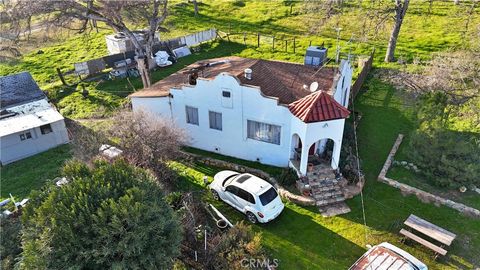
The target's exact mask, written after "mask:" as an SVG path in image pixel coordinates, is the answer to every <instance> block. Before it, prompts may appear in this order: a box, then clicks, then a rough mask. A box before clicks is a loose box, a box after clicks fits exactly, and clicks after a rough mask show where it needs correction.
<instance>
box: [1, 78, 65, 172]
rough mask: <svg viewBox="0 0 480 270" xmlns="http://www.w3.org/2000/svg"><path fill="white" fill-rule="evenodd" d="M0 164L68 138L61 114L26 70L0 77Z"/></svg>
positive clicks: (63, 142) (40, 150)
mask: <svg viewBox="0 0 480 270" xmlns="http://www.w3.org/2000/svg"><path fill="white" fill-rule="evenodd" d="M0 102H1V103H0V164H1V165H5V164H8V163H11V162H14V161H17V160H20V159H23V158H26V157H29V156H32V155H35V154H37V153H40V152H43V151H45V150H48V149H50V148H53V147H55V146H57V145H60V144H65V143H68V142H69V138H68V133H67V129H66V127H65V122H64V118H63V116H62V115H61V114H60V113H59V112H58V111H57V110H56V109H55V108H54V107H53V106H52V105H51V104H50V103H49V102H48V100H47V97H46V96H45V94H44V93H43V92H42V90H40V88H39V87H38V85H37V83H36V82H35V81H34V80H33V78H32V76H31V75H30V73H28V72H22V73H18V74H13V75H9V76H4V77H0Z"/></svg>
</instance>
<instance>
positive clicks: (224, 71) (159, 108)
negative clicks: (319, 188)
mask: <svg viewBox="0 0 480 270" xmlns="http://www.w3.org/2000/svg"><path fill="white" fill-rule="evenodd" d="M352 71H353V70H352V67H351V66H350V63H349V62H348V61H346V60H344V61H342V62H341V64H340V65H339V66H338V67H322V68H320V69H318V68H314V67H310V66H305V65H301V64H295V63H287V62H280V61H267V60H258V59H246V58H240V57H226V58H218V59H210V60H208V61H200V62H197V63H194V64H192V65H190V66H188V67H186V68H184V69H182V70H180V71H178V72H176V73H174V74H172V75H170V76H169V77H167V78H165V79H164V80H162V81H160V82H158V83H156V84H154V85H152V86H151V87H150V88H147V89H143V90H141V91H138V92H135V93H133V94H132V95H130V98H131V101H132V107H133V110H134V111H136V110H146V111H150V112H153V113H154V114H158V115H161V116H164V117H168V118H171V119H172V121H174V122H175V123H176V124H177V125H178V126H179V127H181V128H183V129H185V130H186V131H187V132H188V134H189V136H190V138H191V140H190V142H189V144H190V145H191V146H192V147H195V148H199V149H203V150H207V151H212V152H217V153H220V154H223V155H228V156H233V157H237V158H241V159H246V160H252V161H259V162H261V163H264V164H270V165H275V166H282V167H287V166H290V167H292V168H295V169H296V171H297V173H298V174H299V175H305V174H306V172H307V167H308V165H309V163H310V162H312V161H311V160H312V157H315V156H316V157H319V158H318V159H317V160H323V161H324V162H325V161H326V162H328V163H329V164H330V166H331V167H332V168H333V169H336V168H337V167H338V164H339V160H340V150H341V145H342V138H343V129H344V123H345V119H346V118H348V116H349V111H348V109H347V106H348V103H349V95H350V86H351V81H352ZM328 141H330V143H328Z"/></svg>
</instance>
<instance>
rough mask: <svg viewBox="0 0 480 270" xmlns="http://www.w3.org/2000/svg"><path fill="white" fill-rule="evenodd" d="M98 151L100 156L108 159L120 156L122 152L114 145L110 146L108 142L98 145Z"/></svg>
mask: <svg viewBox="0 0 480 270" xmlns="http://www.w3.org/2000/svg"><path fill="white" fill-rule="evenodd" d="M98 151H99V152H100V154H101V155H102V156H104V157H106V158H108V159H114V158H116V157H118V156H120V155H121V154H122V153H123V151H122V150H120V149H118V148H117V147H115V146H111V145H109V144H102V146H100V148H99V149H98Z"/></svg>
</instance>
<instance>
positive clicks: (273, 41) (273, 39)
mask: <svg viewBox="0 0 480 270" xmlns="http://www.w3.org/2000/svg"><path fill="white" fill-rule="evenodd" d="M272 50H274V51H275V36H272Z"/></svg>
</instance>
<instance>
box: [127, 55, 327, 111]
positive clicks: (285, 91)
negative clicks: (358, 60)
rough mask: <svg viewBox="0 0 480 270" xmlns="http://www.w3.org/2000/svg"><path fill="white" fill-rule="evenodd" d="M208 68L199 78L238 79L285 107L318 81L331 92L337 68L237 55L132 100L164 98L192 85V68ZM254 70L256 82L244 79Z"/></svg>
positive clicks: (178, 74) (213, 61) (181, 72)
mask: <svg viewBox="0 0 480 270" xmlns="http://www.w3.org/2000/svg"><path fill="white" fill-rule="evenodd" d="M199 67H204V68H203V69H202V70H201V71H200V72H199V77H200V78H204V79H213V78H215V77H216V76H217V75H219V74H220V73H222V72H227V73H229V74H231V75H233V76H236V77H237V78H238V79H239V80H240V82H241V83H242V84H247V85H253V86H259V87H260V90H261V91H262V93H263V94H264V95H266V96H270V97H275V98H278V100H279V102H280V103H282V104H290V103H292V102H294V101H296V100H298V99H301V98H303V97H305V96H307V95H309V94H310V93H311V92H310V91H308V90H305V89H304V88H303V86H304V84H306V85H310V83H312V82H315V81H316V82H318V84H319V89H322V90H324V91H329V90H330V89H331V87H332V85H333V81H334V75H335V68H333V67H323V68H321V69H320V70H318V69H316V68H314V67H310V66H305V65H302V64H296V63H288V62H281V61H270V60H262V59H249V58H241V57H236V56H231V57H223V58H216V59H210V60H203V61H198V62H196V63H194V64H191V65H189V66H187V67H185V68H183V69H181V70H179V71H178V72H176V73H174V74H172V75H170V76H168V77H167V78H165V79H163V80H161V81H159V82H157V83H155V84H153V85H152V86H151V87H149V88H147V89H144V90H141V91H138V92H135V93H133V94H131V95H130V97H164V96H168V94H169V93H170V89H171V88H176V87H179V86H181V85H182V84H185V85H187V84H188V75H187V74H186V72H188V71H189V70H191V69H194V68H199ZM247 68H250V69H251V70H252V79H251V80H248V79H247V78H245V76H243V72H244V70H245V69H247Z"/></svg>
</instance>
